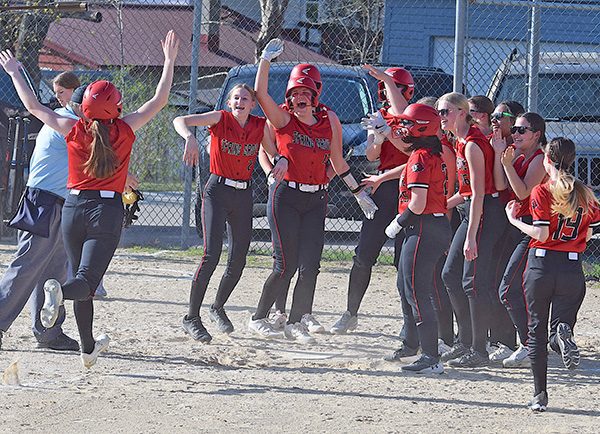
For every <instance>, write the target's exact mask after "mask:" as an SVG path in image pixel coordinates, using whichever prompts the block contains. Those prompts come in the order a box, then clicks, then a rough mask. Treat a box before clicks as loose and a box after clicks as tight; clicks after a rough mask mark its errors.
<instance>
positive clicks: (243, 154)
mask: <svg viewBox="0 0 600 434" xmlns="http://www.w3.org/2000/svg"><path fill="white" fill-rule="evenodd" d="M220 112H221V119H220V120H219V122H217V123H216V124H214V125H213V126H211V127H209V128H208V131H210V172H211V173H214V174H215V175H219V176H223V177H225V178H229V179H235V180H237V181H248V180H249V179H250V177H251V176H252V171H253V170H254V164H255V163H256V155H257V154H258V150H259V148H260V142H261V141H262V139H263V133H264V128H265V123H266V122H267V120H266V119H265V118H261V117H258V116H254V115H250V116H248V122H246V126H244V127H242V126H241V125H240V124H239V122H238V121H237V120H236V119H235V117H234V116H233V115H232V114H231V112H228V111H227V110H221V111H220Z"/></svg>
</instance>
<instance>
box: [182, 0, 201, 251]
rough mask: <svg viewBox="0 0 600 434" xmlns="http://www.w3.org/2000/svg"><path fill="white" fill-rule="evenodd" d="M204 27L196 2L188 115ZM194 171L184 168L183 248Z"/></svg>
mask: <svg viewBox="0 0 600 434" xmlns="http://www.w3.org/2000/svg"><path fill="white" fill-rule="evenodd" d="M201 25H202V0H194V23H193V27H192V28H193V33H192V65H191V66H190V95H189V99H188V114H193V113H195V111H196V100H197V96H196V95H197V92H198V64H199V53H200V39H201V35H200V28H201ZM192 170H194V169H193V168H191V167H186V166H184V170H183V174H184V176H183V217H182V222H181V248H182V249H185V248H187V247H188V239H189V234H190V213H191V207H192Z"/></svg>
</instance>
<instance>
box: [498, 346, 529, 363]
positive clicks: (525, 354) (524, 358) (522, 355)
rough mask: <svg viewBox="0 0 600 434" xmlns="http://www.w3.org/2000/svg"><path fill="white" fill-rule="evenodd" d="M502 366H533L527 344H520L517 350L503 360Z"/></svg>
mask: <svg viewBox="0 0 600 434" xmlns="http://www.w3.org/2000/svg"><path fill="white" fill-rule="evenodd" d="M502 366H504V367H505V368H529V367H530V366H531V359H530V358H529V349H528V348H527V347H526V346H523V345H519V348H517V349H516V351H515V352H513V353H512V354H511V355H510V356H509V357H508V358H506V359H504V360H502Z"/></svg>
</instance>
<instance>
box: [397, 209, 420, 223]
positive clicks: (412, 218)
mask: <svg viewBox="0 0 600 434" xmlns="http://www.w3.org/2000/svg"><path fill="white" fill-rule="evenodd" d="M419 215H420V214H415V213H414V212H412V211H411V209H410V208H408V207H407V208H406V210H404V212H403V213H402V214H400V215H399V216H398V217H397V218H396V222H397V223H398V224H399V225H400V226H402V227H403V228H406V227H408V226H410V225H412V224H414V223H416V222H417V217H419Z"/></svg>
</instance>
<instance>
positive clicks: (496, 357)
mask: <svg viewBox="0 0 600 434" xmlns="http://www.w3.org/2000/svg"><path fill="white" fill-rule="evenodd" d="M497 345H498V346H497V347H496V349H495V350H494V351H492V352H491V353H490V356H489V357H490V362H501V361H502V360H504V359H506V358H507V357H510V355H511V354H512V353H513V350H511V349H510V348H508V347H507V346H506V345H504V344H503V343H501V342H498V344H497Z"/></svg>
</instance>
